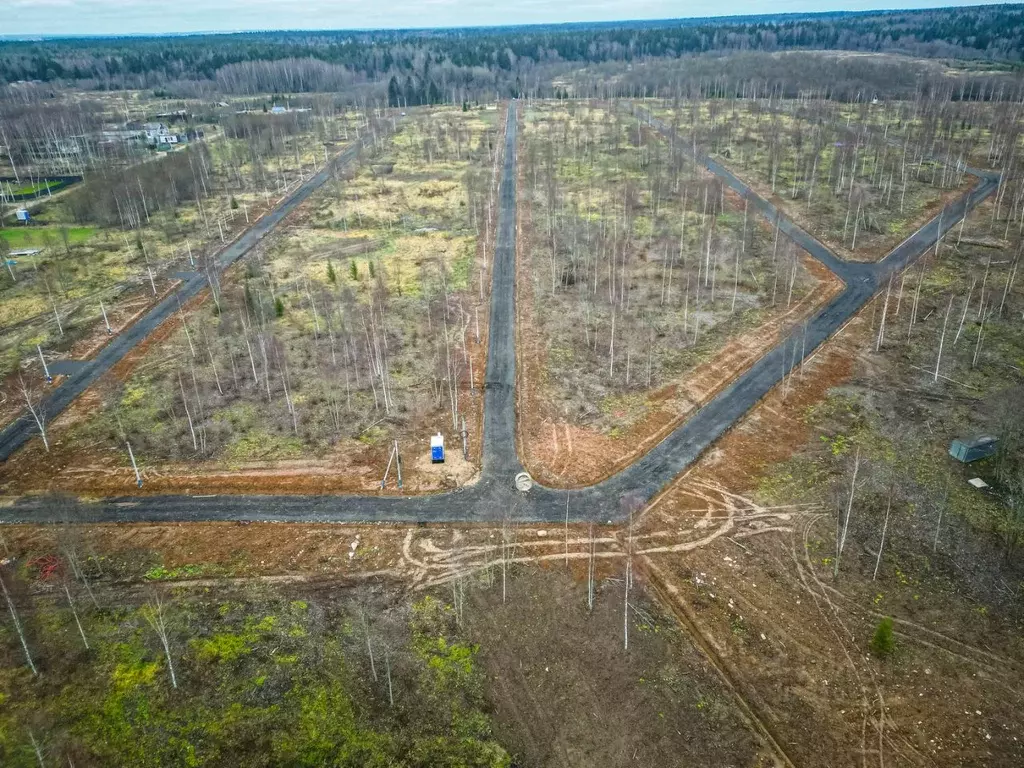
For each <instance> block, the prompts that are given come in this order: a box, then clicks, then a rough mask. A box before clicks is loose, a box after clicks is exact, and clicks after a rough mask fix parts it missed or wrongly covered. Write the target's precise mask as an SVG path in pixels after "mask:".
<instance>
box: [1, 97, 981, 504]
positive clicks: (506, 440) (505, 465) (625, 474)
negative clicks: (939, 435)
mask: <svg viewBox="0 0 1024 768" xmlns="http://www.w3.org/2000/svg"><path fill="white" fill-rule="evenodd" d="M515 110H516V105H515V103H512V104H510V105H509V108H508V114H507V120H506V123H507V129H506V134H505V136H506V138H505V162H504V167H503V172H502V179H501V185H500V188H499V198H500V204H499V210H498V236H497V240H496V247H495V255H494V260H493V268H492V269H493V272H492V276H491V279H492V289H491V324H490V339H489V344H488V358H487V370H486V377H485V382H486V384H485V395H484V407H485V414H484V438H483V440H484V442H483V467H482V470H481V476H480V480H479V481H478V482H477V483H476V484H475V485H472V486H469V487H467V488H465V489H462V490H459V491H454V492H449V493H443V494H436V495H427V496H422V495H420V496H390V495H379V496H377V495H373V496H324V495H321V496H246V495H237V496H236V495H225V496H205V497H194V496H184V495H174V496H145V497H125V498H119V499H108V500H104V501H101V502H98V503H95V504H90V505H87V506H86V507H85V508H84V509H83V511H82V513H81V515H80V516H79V518H78V520H79V521H81V522H131V521H146V522H187V521H208V520H240V521H249V520H251V521H280V522H384V521H388V522H399V523H414V522H485V521H495V520H500V519H502V518H503V517H505V516H506V515H511V516H512V518H513V519H515V520H516V521H525V522H557V521H561V520H564V519H565V515H566V498H567V496H566V491H564V490H556V489H550V488H543V487H538V486H535V487H534V488H533V490H531V491H529V492H527V493H519V492H517V491H515V490H514V489H513V476H514V475H515V473H516V472H519V471H521V469H522V466H521V464H520V462H519V458H518V455H517V454H516V449H515V424H516V416H515V376H516V365H515V256H516V253H515V250H516V237H515V234H516V178H517V172H516V127H517V121H516V119H515V116H516V111H515ZM642 116H643V117H644V119H646V120H647V121H648V122H649V124H650V125H651V126H652V127H653V128H655V129H656V130H658V131H660V132H662V133H663V134H665V135H666V136H667V137H668V138H669V140H671V141H679V137H677V136H676V135H675V134H674V133H673V131H672V129H671V128H669V127H668V126H667V125H665V124H664V123H663V122H661V121H659V120H657V119H654V118H652V117H650V116H649V115H646V114H643V115H642ZM695 160H696V161H697V162H699V163H701V164H702V165H704V166H705V167H706V168H707V169H708V170H709V171H711V172H712V173H714V174H715V175H717V176H718V177H719V178H721V179H722V180H723V181H724V182H725V183H726V184H728V185H729V186H730V187H731V188H732V189H734V190H736V191H737V192H738V193H739V194H741V195H743V196H744V197H746V198H747V199H748V200H750V202H751V203H752V204H753V205H754V206H755V208H756V210H757V211H758V212H760V213H761V214H762V215H763V216H765V217H766V218H767V219H769V220H770V221H771V222H773V223H774V222H775V221H776V220H778V221H779V223H780V227H781V229H782V231H783V232H784V233H785V234H786V235H787V236H788V237H790V238H791V239H792V240H793V241H794V242H796V243H797V244H798V245H799V246H800V247H802V248H804V249H805V250H806V251H807V252H808V253H810V254H811V256H813V257H814V258H816V259H818V261H820V262H821V263H822V264H824V265H825V266H826V267H828V268H829V269H830V270H831V271H832V272H834V273H835V274H836V275H837V276H838V277H839V278H840V279H841V280H843V282H844V283H845V288H844V290H843V292H842V293H840V294H839V295H838V296H836V297H835V298H834V299H833V300H832V301H831V302H829V303H828V304H827V305H826V306H824V307H823V308H822V309H820V310H819V311H818V312H817V313H816V314H815V315H814V316H813V317H811V318H810V319H809V320H808V321H807V322H806V324H805V326H803V327H802V328H800V329H799V330H797V331H794V332H793V333H792V334H791V335H790V336H788V337H787V338H786V339H784V340H783V341H782V342H780V343H779V344H778V345H776V346H775V347H774V348H772V349H771V350H769V351H768V352H767V353H766V354H765V355H764V356H762V357H761V358H760V359H759V360H758V361H757V362H756V363H754V364H753V365H752V366H751V367H750V368H748V369H747V370H746V371H744V372H743V373H742V374H740V375H739V376H738V377H737V378H736V380H735V381H734V382H733V383H732V384H731V385H729V386H728V387H727V388H725V389H724V390H722V391H721V392H720V393H719V394H718V395H716V396H715V397H714V398H713V399H712V400H711V401H710V402H708V403H707V404H706V405H705V406H704V407H703V408H701V409H700V410H698V411H697V412H696V413H695V414H694V415H693V416H692V417H691V418H690V419H689V420H688V421H686V422H685V423H683V424H681V425H680V426H679V427H678V428H677V429H676V430H675V431H673V432H672V433H671V434H670V435H668V436H667V437H666V438H665V439H664V440H662V442H661V443H659V444H658V445H657V446H655V447H654V448H653V449H651V450H650V451H649V452H648V453H647V454H645V455H644V456H642V457H641V458H640V459H638V460H637V461H636V462H634V463H633V464H631V465H630V466H628V467H626V468H625V469H623V470H622V471H621V472H619V473H618V474H616V475H613V476H612V477H609V478H607V479H606V480H603V481H602V482H600V483H597V484H596V485H592V486H590V487H588V488H582V489H577V490H573V491H572V496H571V499H572V501H571V508H570V513H569V516H570V519H571V520H573V521H576V522H585V521H606V520H607V521H610V520H613V519H616V518H619V517H621V516H622V511H621V508H620V500H621V499H623V498H625V497H630V498H631V499H633V500H635V501H637V502H646V501H648V500H650V499H651V498H652V497H653V496H654V495H655V494H657V493H658V492H659V491H660V490H661V489H662V488H664V487H665V486H666V485H667V484H668V483H670V482H671V481H672V480H673V479H674V478H675V477H676V476H678V475H679V473H680V472H682V471H683V470H685V469H686V468H687V467H689V466H690V465H691V464H693V462H694V461H696V460H697V458H698V457H699V456H700V455H701V454H702V453H703V452H704V451H705V450H706V449H707V448H708V447H709V446H710V445H711V444H712V443H714V442H715V441H716V440H717V439H718V438H719V437H721V436H722V435H723V434H724V433H725V432H726V431H728V430H729V429H730V428H731V427H732V426H733V425H734V424H735V423H736V422H737V421H738V420H739V419H741V418H742V417H743V416H744V415H745V414H746V413H747V412H748V411H750V409H751V408H753V407H754V406H755V405H757V403H758V402H759V401H760V400H761V399H762V398H763V397H764V396H765V395H767V394H768V392H769V391H770V390H771V389H772V388H773V387H774V386H775V385H776V384H778V383H779V382H780V381H782V378H783V376H785V375H786V374H788V373H789V372H790V371H792V370H793V369H794V368H795V367H796V366H798V365H799V364H800V362H801V360H802V359H804V357H806V356H810V355H811V354H813V352H814V351H815V350H816V349H817V348H818V346H819V345H820V344H822V342H824V341H825V340H826V339H828V338H829V337H830V336H831V335H832V334H834V333H835V332H836V331H838V330H839V329H840V328H841V327H842V326H843V325H844V324H845V323H846V322H847V321H848V320H849V319H850V318H851V317H853V315H854V314H855V313H856V312H857V311H859V310H860V309H861V308H862V307H863V306H864V305H865V304H866V303H867V302H868V301H869V300H870V299H871V297H872V296H873V295H874V294H875V292H876V291H877V290H878V288H879V286H881V285H884V283H885V281H886V280H888V278H889V276H890V275H891V274H893V273H895V272H898V271H900V270H902V269H904V268H905V267H906V266H907V265H908V264H910V263H911V262H913V261H914V260H915V259H917V258H918V257H919V256H921V255H922V254H924V253H925V252H926V251H927V250H928V249H929V248H931V247H932V246H933V245H934V244H935V241H936V239H937V238H938V236H939V234H940V228H941V233H942V234H944V233H945V232H947V231H949V229H950V228H951V227H952V226H953V225H954V224H955V223H956V222H958V221H959V220H960V218H961V217H962V216H963V215H965V212H966V211H969V210H971V209H972V208H974V207H975V206H976V205H978V204H979V203H980V202H981V201H982V200H984V199H985V198H986V197H988V196H989V195H990V194H992V192H993V191H995V189H996V187H997V184H998V177H997V176H994V175H992V174H988V173H982V174H980V178H979V181H978V183H977V184H976V185H975V187H974V188H973V189H972V190H970V191H969V192H968V193H967V194H965V195H963V196H962V197H961V198H960V199H958V200H957V201H956V202H955V203H953V204H952V205H949V206H947V208H946V209H945V211H944V212H943V215H942V216H939V217H936V218H935V219H933V220H932V221H929V222H928V223H927V224H925V225H924V226H923V227H921V229H920V230H918V231H917V232H915V233H914V234H913V235H911V236H910V237H909V238H907V239H906V240H905V241H904V242H903V243H901V244H900V245H899V246H897V247H896V248H895V249H893V251H891V252H890V253H889V254H888V255H887V256H886V257H885V259H883V260H882V261H881V262H878V263H877V264H861V263H851V262H846V261H843V260H842V259H839V258H838V257H837V256H836V255H835V254H833V253H832V252H831V251H830V250H829V249H828V248H826V247H825V246H824V245H823V244H822V243H820V242H819V241H817V240H816V239H814V238H813V237H812V236H811V235H810V234H808V233H807V232H805V231H804V230H803V229H801V228H800V227H798V226H797V225H796V224H795V223H793V222H792V221H791V220H790V219H788V218H787V217H786V216H785V215H784V214H783V213H782V212H781V211H779V210H778V208H776V207H775V206H774V205H773V204H772V203H770V202H769V201H767V200H765V199H764V198H762V197H760V196H758V195H757V194H756V193H755V192H754V191H753V190H752V189H750V187H748V186H747V185H746V184H744V183H743V182H742V181H740V180H739V179H738V178H737V177H736V176H735V175H734V174H732V173H731V172H730V171H729V170H728V169H727V168H725V167H723V166H722V165H720V164H719V163H717V162H715V161H714V160H712V159H711V158H709V157H707V156H706V155H703V154H700V153H697V154H696V155H695ZM320 183H322V181H321V182H320ZM318 185H319V184H311V183H310V186H309V187H308V188H307V189H306V190H304V191H303V190H300V191H297V192H296V193H295V194H294V195H293V198H292V199H290V200H289V201H288V202H287V203H286V204H285V206H287V207H286V208H285V206H282V209H283V210H282V209H279V211H280V213H279V215H277V216H276V218H275V219H274V220H273V222H272V223H269V226H266V227H265V228H264V229H263V230H262V232H261V234H260V235H259V236H257V237H256V238H255V239H254V240H253V241H252V242H250V243H249V244H248V245H247V246H246V247H245V249H243V250H241V251H240V252H238V253H237V254H236V255H235V256H234V258H238V257H239V256H241V255H242V254H243V253H244V251H245V250H247V248H248V247H251V245H252V244H253V243H254V242H255V240H258V239H259V237H260V236H262V234H265V233H266V232H267V231H269V229H270V228H272V227H273V226H274V225H275V224H276V223H277V222H278V221H280V219H281V218H283V216H284V215H286V214H287V213H288V211H290V210H291V209H292V208H294V207H295V205H297V204H298V203H299V202H301V201H302V200H303V199H305V197H307V196H308V195H309V193H310V192H312V190H313V189H314V188H315V187H316V186H318ZM275 214H278V212H275ZM231 260H233V259H231ZM186 285H187V286H191V287H193V289H194V293H198V291H199V290H201V289H202V285H203V283H202V281H200V282H199V284H198V285H193V283H191V282H190V283H186ZM165 303H167V302H165ZM162 306H163V305H160V306H158V308H157V309H155V310H154V313H156V312H157V311H158V310H159V309H160V307H162ZM176 306H177V304H176V301H175V302H171V305H170V307H169V308H168V309H167V310H166V312H165V313H164V315H163V317H166V316H167V315H168V314H170V312H171V311H173V309H174V308H175V307H176ZM148 320H149V318H148V317H147V318H146V320H144V321H142V322H146V326H147V328H148V330H146V329H140V331H139V333H140V334H141V335H140V336H138V338H137V339H136V340H135V341H134V342H133V344H134V343H137V342H138V339H141V338H142V336H144V335H145V334H146V333H148V332H149V331H151V330H152V329H153V328H155V327H156V325H157V324H159V322H160V320H156V321H155V322H152V323H151V322H147V321H148ZM137 325H138V324H137ZM128 348H130V346H129V347H128ZM122 354H123V353H122ZM117 359H120V358H117ZM107 368H109V365H108V366H107ZM104 370H105V369H104ZM100 372H102V371H100ZM82 375H83V376H84V375H86V372H85V371H83V372H82ZM98 375H99V373H94V374H93V375H92V376H91V378H90V379H89V381H88V382H86V383H84V384H80V385H78V386H79V388H78V390H77V392H76V395H77V393H80V392H81V391H82V390H84V389H85V387H87V386H88V384H89V383H91V381H93V380H95V378H96V377H97V376H98ZM74 381H76V382H77V381H79V379H77V378H75V379H74ZM68 383H70V382H68ZM55 394H56V393H55ZM76 395H74V396H76ZM74 396H72V397H71V398H70V399H73V397H74ZM70 399H69V400H68V401H67V402H70ZM30 433H31V430H29V434H30ZM25 439H27V436H23V437H22V438H21V441H20V442H24V440H25ZM19 444H20V443H19ZM5 445H6V443H5V442H3V438H2V437H0V456H6V455H9V453H10V451H7V453H2V451H3V450H4V446H5ZM0 522H4V523H31V522H36V523H42V522H62V520H61V519H59V517H58V514H57V513H56V512H55V511H54V510H53V508H52V507H50V506H49V505H47V504H46V502H45V500H39V499H21V500H19V501H18V502H16V503H15V504H14V505H12V506H10V507H8V508H6V509H4V510H2V511H0Z"/></svg>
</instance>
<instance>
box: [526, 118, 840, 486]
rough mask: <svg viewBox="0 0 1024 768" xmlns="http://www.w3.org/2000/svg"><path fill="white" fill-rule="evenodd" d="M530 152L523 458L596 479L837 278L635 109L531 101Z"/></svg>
mask: <svg viewBox="0 0 1024 768" xmlns="http://www.w3.org/2000/svg"><path fill="white" fill-rule="evenodd" d="M523 123H524V129H523V133H522V138H521V149H520V153H519V157H520V168H521V171H520V216H521V220H522V221H521V224H522V226H521V238H522V240H521V243H520V248H519V255H520V263H519V280H520V290H521V295H522V296H523V307H522V309H521V310H520V323H521V326H522V329H521V332H520V338H521V354H520V365H521V366H522V368H523V370H524V371H525V374H526V375H525V377H524V379H525V381H524V390H525V393H524V394H523V395H521V397H523V398H525V402H527V403H529V405H528V406H526V407H524V406H522V405H521V406H520V409H519V412H520V418H521V420H522V422H521V427H520V431H521V443H520V454H521V456H523V458H524V461H526V463H527V465H528V466H529V467H530V469H531V471H535V472H537V473H538V474H539V475H541V476H543V477H544V478H545V480H546V481H548V482H555V483H570V484H573V483H588V482H594V481H596V480H597V479H599V478H600V477H601V476H603V475H605V474H607V473H608V472H610V471H611V470H612V469H613V468H615V467H616V466H618V465H621V464H622V463H628V460H629V459H631V458H633V457H634V456H635V455H636V454H637V453H638V452H639V451H642V450H646V449H647V448H649V447H650V446H651V445H653V444H654V443H655V442H656V441H657V439H660V437H661V436H663V435H664V434H666V432H667V430H669V429H671V427H672V426H674V425H675V424H677V423H678V422H679V420H680V419H682V418H683V417H685V415H686V414H687V413H689V412H691V411H692V410H693V409H694V408H695V407H697V406H698V405H699V404H700V403H701V402H703V401H704V400H705V399H706V398H707V397H708V396H710V395H711V394H712V393H714V392H715V391H716V390H717V389H719V388H720V387H721V386H722V385H724V384H725V383H727V382H728V381H729V380H730V379H731V378H732V377H733V376H735V375H736V374H738V373H740V372H741V371H742V370H743V369H744V368H745V367H746V366H747V365H749V364H750V362H752V361H753V360H755V359H756V358H757V357H758V356H759V354H760V353H761V352H763V351H764V350H765V349H767V348H768V347H769V346H770V345H771V344H773V343H774V342H775V340H777V339H778V338H779V337H780V336H781V334H782V332H783V331H784V330H785V329H787V328H792V327H794V326H796V325H797V324H798V323H799V321H800V320H801V318H803V317H805V316H806V314H807V313H809V312H810V310H811V309H813V307H814V306H816V305H817V304H818V303H820V302H821V301H823V300H825V299H826V298H827V297H828V296H829V295H831V292H832V291H834V290H836V289H837V288H838V281H834V280H831V279H830V278H829V276H828V273H827V272H826V271H825V270H824V269H822V268H821V267H820V266H818V265H817V264H816V263H814V262H812V261H811V260H810V259H809V258H808V257H807V256H806V254H804V253H803V252H802V251H800V250H798V249H797V248H796V247H795V246H793V244H792V243H791V242H790V241H789V240H787V239H786V238H785V237H784V236H781V237H779V238H776V233H775V230H774V228H773V227H771V226H770V225H769V224H767V223H765V222H763V221H762V220H760V219H759V218H758V217H757V216H756V215H755V214H754V213H753V211H752V210H749V209H748V207H747V206H745V204H744V203H743V201H742V200H740V199H738V198H737V197H736V196H735V195H733V194H732V193H731V192H727V191H725V189H724V188H723V186H722V184H721V183H720V182H719V181H718V180H717V179H715V178H713V177H711V176H710V175H708V174H705V173H701V172H700V171H699V170H698V169H697V168H696V167H695V165H694V164H693V163H692V162H691V161H687V159H686V158H685V156H684V155H683V154H682V153H681V152H679V151H674V150H673V149H672V148H671V147H670V146H669V145H668V144H667V142H665V141H663V140H662V139H661V137H659V136H658V135H657V134H654V133H652V132H650V131H648V130H646V129H645V128H642V127H641V126H640V125H639V124H638V122H637V120H636V118H634V117H632V116H630V115H629V114H628V112H627V111H626V110H625V108H615V107H611V108H609V107H607V106H600V107H598V106H587V105H583V104H576V105H562V104H558V103H549V104H545V105H531V106H530V107H529V108H526V109H525V110H524V112H523Z"/></svg>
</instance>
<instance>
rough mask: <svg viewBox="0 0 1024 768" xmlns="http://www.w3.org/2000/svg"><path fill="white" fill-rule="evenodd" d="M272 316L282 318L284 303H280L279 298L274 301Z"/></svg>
mask: <svg viewBox="0 0 1024 768" xmlns="http://www.w3.org/2000/svg"><path fill="white" fill-rule="evenodd" d="M274 314H275V315H277V316H278V317H284V302H283V301H281V297H280V296H278V297H277V298H276V299H274Z"/></svg>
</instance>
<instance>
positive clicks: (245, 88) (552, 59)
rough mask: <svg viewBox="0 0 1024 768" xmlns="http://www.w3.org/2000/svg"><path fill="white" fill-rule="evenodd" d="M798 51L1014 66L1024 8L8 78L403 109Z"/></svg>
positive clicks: (20, 67)
mask: <svg viewBox="0 0 1024 768" xmlns="http://www.w3.org/2000/svg"><path fill="white" fill-rule="evenodd" d="M798 49H805V50H806V49H812V50H815V49H816V50H848V51H862V52H901V53H908V54H913V55H915V56H922V57H929V58H936V57H957V58H968V59H976V60H980V61H989V62H1001V63H1011V64H1015V63H1018V62H1020V61H1021V59H1022V52H1024V5H1001V6H987V7H971V8H944V9H933V10H922V11H890V12H870V13H827V14H809V15H770V16H752V17H725V18H719V19H691V20H666V21H657V22H626V23H618V24H567V25H541V26H525V27H503V28H478V29H437V30H404V31H403V30H400V31H368V32H352V31H338V32H266V33H245V34H229V35H194V36H176V37H150V38H144V37H139V38H106V39H102V38H91V39H54V40H43V41H8V42H4V43H0V82H4V83H8V84H10V83H19V82H23V81H31V82H35V83H37V84H62V85H75V86H78V87H82V88H87V89H101V90H102V89H117V88H154V89H159V90H160V91H161V92H164V93H166V94H167V95H170V96H176V97H186V96H202V95H206V94H210V93H213V92H221V93H236V94H256V93H267V92H275V91H276V92H291V93H296V92H315V91H338V90H343V89H349V88H354V89H358V87H359V86H369V87H372V88H374V89H375V90H376V89H378V88H381V89H382V88H383V87H384V86H385V85H386V86H387V93H388V96H389V101H391V103H392V105H395V106H397V105H406V104H408V105H413V104H419V103H429V102H437V101H460V100H463V99H466V98H476V97H480V96H482V95H484V94H487V93H489V94H491V95H493V94H494V93H495V92H496V91H501V92H504V93H505V94H507V93H509V92H512V93H515V92H516V91H518V90H525V89H528V88H529V87H530V83H531V82H537V81H538V78H537V74H538V71H540V70H543V71H544V73H545V74H546V75H547V76H548V79H549V80H550V75H552V74H557V73H559V72H569V71H572V70H573V69H574V68H577V67H578V66H579V65H581V64H588V65H599V64H603V63H619V64H620V65H621V64H636V63H646V62H650V61H654V60H664V59H675V58H679V57H685V56H691V55H694V54H707V53H715V52H719V53H725V52H736V51H767V52H774V51H786V50H798ZM381 95H383V92H382V91H381ZM546 95H551V94H546ZM554 95H557V94H554Z"/></svg>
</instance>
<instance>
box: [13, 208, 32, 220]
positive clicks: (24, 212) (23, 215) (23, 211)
mask: <svg viewBox="0 0 1024 768" xmlns="http://www.w3.org/2000/svg"><path fill="white" fill-rule="evenodd" d="M14 216H15V218H16V219H17V220H18V221H20V222H21V223H22V224H28V223H29V221H31V220H32V214H30V213H29V212H28V209H27V208H19V209H18V210H16V211H15V212H14Z"/></svg>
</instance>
